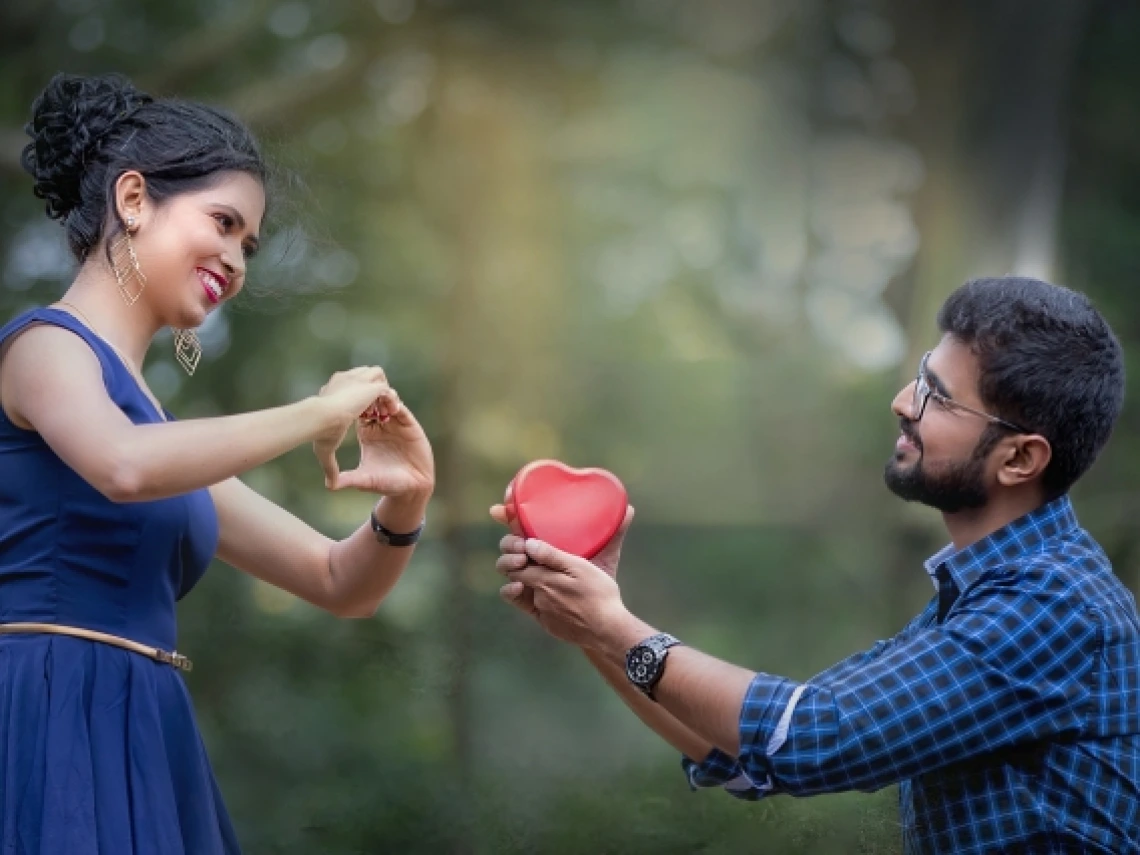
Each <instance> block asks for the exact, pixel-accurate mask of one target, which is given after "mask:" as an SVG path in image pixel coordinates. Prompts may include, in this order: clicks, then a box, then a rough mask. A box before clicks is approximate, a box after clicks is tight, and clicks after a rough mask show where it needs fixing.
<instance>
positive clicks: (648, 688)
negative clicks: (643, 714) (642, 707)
mask: <svg viewBox="0 0 1140 855" xmlns="http://www.w3.org/2000/svg"><path fill="white" fill-rule="evenodd" d="M680 643H681V642H680V641H678V640H677V639H676V638H674V637H673V636H671V635H669V634H668V633H666V632H659V633H657V634H656V635H651V636H649V638H647V639H645V641H642V642H641V643H640V644H635V645H634V646H633V647H631V648H630V649H629V652H628V653H626V654H625V676H626V677H628V678H629V681H630V682H631V683H633V685H635V686H637V688H639V689H641V691H642V692H644V693H645V696H646V697H647V698H649V700H651V701H652V700H656V698H654V697H653V687H654V686H656V685H657V683H658V682H659V681H660V680H661V675H662V674H664V673H665V657H666V656H668V655H669V648H670V647H675V646H677V645H678V644H680Z"/></svg>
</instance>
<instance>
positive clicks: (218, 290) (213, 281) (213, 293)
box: [197, 267, 226, 303]
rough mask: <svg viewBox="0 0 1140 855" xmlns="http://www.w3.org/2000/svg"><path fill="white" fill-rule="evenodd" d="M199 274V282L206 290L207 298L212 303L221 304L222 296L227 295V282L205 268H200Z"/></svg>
mask: <svg viewBox="0 0 1140 855" xmlns="http://www.w3.org/2000/svg"><path fill="white" fill-rule="evenodd" d="M197 272H198V281H199V282H201V283H202V287H203V288H205V289H206V296H207V297H209V298H210V301H211V302H213V303H220V302H221V300H222V295H223V294H225V293H226V281H225V280H224V279H222V277H220V276H218V275H217V274H216V273H214V272H212V271H210V270H206V268H204V267H199V268H198V271H197Z"/></svg>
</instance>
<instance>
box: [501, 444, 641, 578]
mask: <svg viewBox="0 0 1140 855" xmlns="http://www.w3.org/2000/svg"><path fill="white" fill-rule="evenodd" d="M628 503H629V497H628V496H627V494H626V491H625V486H624V485H623V484H622V483H621V481H620V480H619V479H618V477H617V476H616V475H614V474H613V473H612V472H607V471H606V470H605V469H573V468H571V467H569V466H567V465H566V464H565V463H560V462H559V461H557V460H535V461H534V462H533V463H528V464H527V465H526V466H524V467H523V468H522V469H520V470H519V473H518V474H517V475H516V476H515V477H514V479H513V480H512V481H511V484H510V486H509V487H508V488H507V495H506V498H505V500H504V504H505V505H506V509H507V519H508V520H509V521H510V522H514V521H515V520H516V519H517V520H518V522H519V526H520V527H521V528H522V531H523V534H525V535H526V536H527V537H534V538H537V539H538V540H543V541H546V542H547V543H549V544H550V545H551V546H555V547H557V548H558V549H561V550H562V551H563V552H569V553H571V554H572V555H579V556H581V557H582V558H593V557H594V556H595V555H597V554H598V553H599V552H601V550H602V547H604V546H605V545H606V544H607V543H609V542H610V540H611V539H613V536H614V535H615V534H617V530H618V529H619V528H621V524H622V520H624V519H625V509H626V506H627V505H628Z"/></svg>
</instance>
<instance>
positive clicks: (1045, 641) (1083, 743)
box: [683, 497, 1140, 855]
mask: <svg viewBox="0 0 1140 855" xmlns="http://www.w3.org/2000/svg"><path fill="white" fill-rule="evenodd" d="M928 569H929V570H931V572H932V575H935V576H936V578H938V579H940V580H941V584H940V588H941V590H940V595H939V596H935V597H934V599H932V600H931V602H930V604H929V605H928V606H927V607H926V609H925V610H924V611H923V612H922V614H920V615H919V616H918V617H917V618H915V619H914V620H913V621H911V622H910V624H908V625H907V627H906V628H905V629H903V631H902V632H900V633H899V634H898V635H896V636H895V637H894V638H891V639H889V640H887V641H880V642H878V643H877V644H875V645H874V646H873V647H872V648H871V649H870V650H867V651H865V652H863V653H859V654H857V655H855V656H852V657H851V658H849V659H846V660H844V661H843V662H840V663H839V664H838V665H835V666H834V667H832V668H829V669H828V670H827V671H824V672H823V673H822V674H819V675H818V676H816V677H813V678H812V679H811V680H809V681H808V682H807V683H804V684H797V683H795V682H793V681H791V680H786V679H784V678H782V677H775V676H771V675H768V674H758V675H757V676H756V678H755V679H754V680H753V681H752V685H751V686H750V687H749V690H748V694H747V695H746V697H745V700H744V708H743V710H742V711H741V714H740V756H739V757H738V758H733V757H729V756H728V755H726V754H724V753H722V752H720V751H714V752H713V753H712V754H711V755H710V756H709V757H708V758H706V759H705V760H704V761H703V762H701V763H695V762H693V761H692V760H689V759H688V758H685V759H684V761H683V765H684V767H685V769H686V771H687V773H688V776H689V781H690V784H691V785H692V786H694V787H707V786H724V787H725V788H726V789H727V790H729V792H731V793H733V794H734V795H736V796H739V797H740V798H745V799H759V798H763V797H765V796H768V795H775V794H778V793H788V794H790V795H794V796H807V795H813V794H815V793H834V792H840V791H843V790H867V791H872V790H877V789H879V788H881V787H884V786H886V785H888V784H893V783H896V782H898V783H899V810H900V813H901V818H902V829H903V843H904V847H905V849H906V851H907V852H909V853H919V852H921V853H928V852H929V853H943V852H945V853H955V855H971V853H978V855H982V853H994V852H1016V853H1031V852H1032V853H1070V852H1082V853H1085V852H1091V853H1105V855H1109V853H1113V855H1119V853H1124V852H1140V617H1138V616H1137V611H1136V603H1135V600H1134V599H1133V597H1132V595H1131V593H1129V591H1128V590H1127V589H1126V588H1125V587H1124V585H1122V584H1121V583H1120V581H1119V580H1118V579H1117V578H1116V577H1115V576H1114V575H1113V573H1112V568H1111V565H1110V564H1109V561H1108V558H1107V557H1106V556H1105V554H1104V552H1103V551H1102V550H1101V549H1100V547H1099V546H1098V545H1097V543H1096V542H1095V541H1094V540H1093V539H1092V538H1091V537H1090V536H1089V535H1088V534H1087V533H1086V532H1085V531H1084V530H1083V529H1081V528H1080V526H1079V525H1078V524H1077V519H1076V516H1075V515H1074V514H1073V508H1072V505H1071V504H1070V503H1069V500H1068V498H1067V497H1062V498H1060V499H1057V500H1055V501H1053V502H1050V503H1049V504H1047V505H1044V506H1043V507H1041V508H1039V509H1037V510H1036V511H1034V512H1033V513H1031V514H1028V515H1027V516H1025V517H1022V518H1021V519H1019V520H1017V521H1015V522H1013V523H1011V524H1010V525H1008V526H1006V527H1005V528H1003V529H1001V530H999V531H997V532H995V533H994V534H992V535H990V536H989V537H987V538H985V539H983V540H981V541H979V542H977V543H975V544H973V545H972V546H970V547H968V548H966V549H963V550H962V551H960V552H954V551H953V549H951V548H947V549H944V550H943V551H942V552H940V553H938V554H937V555H935V556H934V557H933V558H932V559H931V560H930V561H929V562H928Z"/></svg>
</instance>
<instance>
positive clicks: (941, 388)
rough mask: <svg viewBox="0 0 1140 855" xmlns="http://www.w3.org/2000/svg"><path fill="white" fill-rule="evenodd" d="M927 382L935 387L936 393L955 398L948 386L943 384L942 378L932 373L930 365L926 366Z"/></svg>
mask: <svg viewBox="0 0 1140 855" xmlns="http://www.w3.org/2000/svg"><path fill="white" fill-rule="evenodd" d="M926 380H927V382H929V383H930V385H931V386H933V387H934V391H936V392H937V393H938V394H940V395H944V396H945V397H947V398H951V399H953V397H954V396H953V395H951V394H950V390H949V389H947V388H946V384H945V383H943V382H942V378H940V377H939V376H938V375H937V374H935V373H934V372H933V371H931V370H930V366H929V365H927V366H926Z"/></svg>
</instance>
